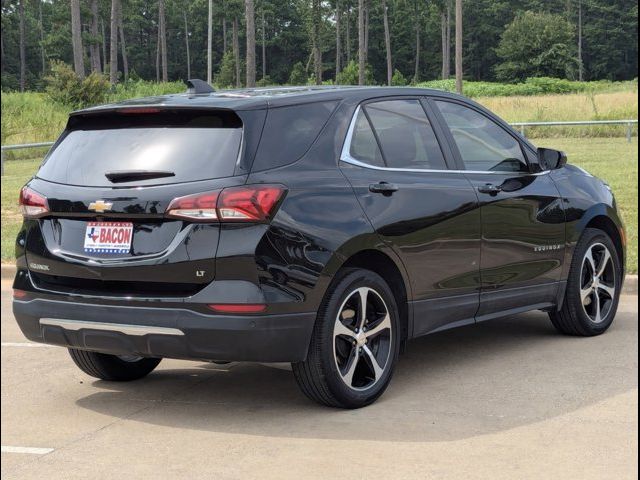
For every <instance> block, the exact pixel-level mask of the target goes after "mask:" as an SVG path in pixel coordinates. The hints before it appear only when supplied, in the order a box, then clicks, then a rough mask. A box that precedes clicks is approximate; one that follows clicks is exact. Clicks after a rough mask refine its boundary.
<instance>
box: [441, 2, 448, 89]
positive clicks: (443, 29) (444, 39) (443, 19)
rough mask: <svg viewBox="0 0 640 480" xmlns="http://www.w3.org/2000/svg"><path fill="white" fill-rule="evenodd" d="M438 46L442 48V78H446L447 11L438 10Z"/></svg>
mask: <svg viewBox="0 0 640 480" xmlns="http://www.w3.org/2000/svg"><path fill="white" fill-rule="evenodd" d="M440 46H441V49H442V73H441V76H442V79H443V80H445V79H446V78H447V12H446V11H445V10H442V12H440Z"/></svg>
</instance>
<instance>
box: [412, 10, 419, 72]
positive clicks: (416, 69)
mask: <svg viewBox="0 0 640 480" xmlns="http://www.w3.org/2000/svg"><path fill="white" fill-rule="evenodd" d="M414 5H415V16H416V60H415V71H414V73H413V81H414V82H415V83H418V80H419V79H420V17H419V15H418V3H417V2H416V3H415V4H414Z"/></svg>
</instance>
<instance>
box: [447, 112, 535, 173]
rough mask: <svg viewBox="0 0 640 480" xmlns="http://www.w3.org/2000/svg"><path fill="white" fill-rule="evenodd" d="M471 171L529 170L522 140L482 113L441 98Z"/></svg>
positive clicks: (452, 131) (467, 167) (450, 128)
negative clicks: (521, 143) (523, 152)
mask: <svg viewBox="0 0 640 480" xmlns="http://www.w3.org/2000/svg"><path fill="white" fill-rule="evenodd" d="M436 104H437V105H438V108H439V109H440V112H442V115H443V116H444V119H445V122H446V123H447V125H448V127H449V130H450V131H451V134H452V135H453V139H454V140H455V142H456V145H457V147H458V151H459V152H460V156H461V157H462V161H463V162H464V164H465V167H466V169H467V170H475V171H498V172H500V171H505V172H528V171H529V168H528V166H527V162H526V160H525V159H524V156H523V154H522V148H521V147H520V143H519V142H518V141H517V140H516V139H515V138H514V137H512V136H511V135H510V134H509V133H507V131H506V130H504V129H503V128H502V127H501V126H500V125H498V124H497V123H495V122H494V121H492V120H491V119H489V118H488V117H486V116H484V115H482V114H481V113H479V112H477V111H475V110H473V109H471V108H468V107H465V106H463V105H459V104H457V103H452V102H442V101H437V102H436Z"/></svg>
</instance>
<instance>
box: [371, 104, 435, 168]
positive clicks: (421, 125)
mask: <svg viewBox="0 0 640 480" xmlns="http://www.w3.org/2000/svg"><path fill="white" fill-rule="evenodd" d="M365 109H366V111H367V114H368V115H369V119H370V120H371V124H372V126H373V128H374V130H375V133H376V135H377V136H378V139H379V140H380V147H381V149H382V154H383V156H384V160H385V162H386V164H387V166H388V167H391V168H416V169H431V170H445V169H446V168H447V166H446V164H445V161H444V156H443V155H442V150H441V149H440V145H439V144H438V140H437V139H436V136H435V133H434V132H433V128H431V124H430V123H429V119H428V118H427V115H426V114H425V113H424V110H423V108H422V106H421V105H420V102H419V101H418V100H390V101H388V102H376V103H370V104H368V105H367V106H366V107H365Z"/></svg>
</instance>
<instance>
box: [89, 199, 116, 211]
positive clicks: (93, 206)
mask: <svg viewBox="0 0 640 480" xmlns="http://www.w3.org/2000/svg"><path fill="white" fill-rule="evenodd" d="M111 207H113V203H111V202H105V201H104V200H96V201H95V202H91V203H90V204H89V210H93V211H94V212H98V213H102V212H106V211H107V210H111Z"/></svg>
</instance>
